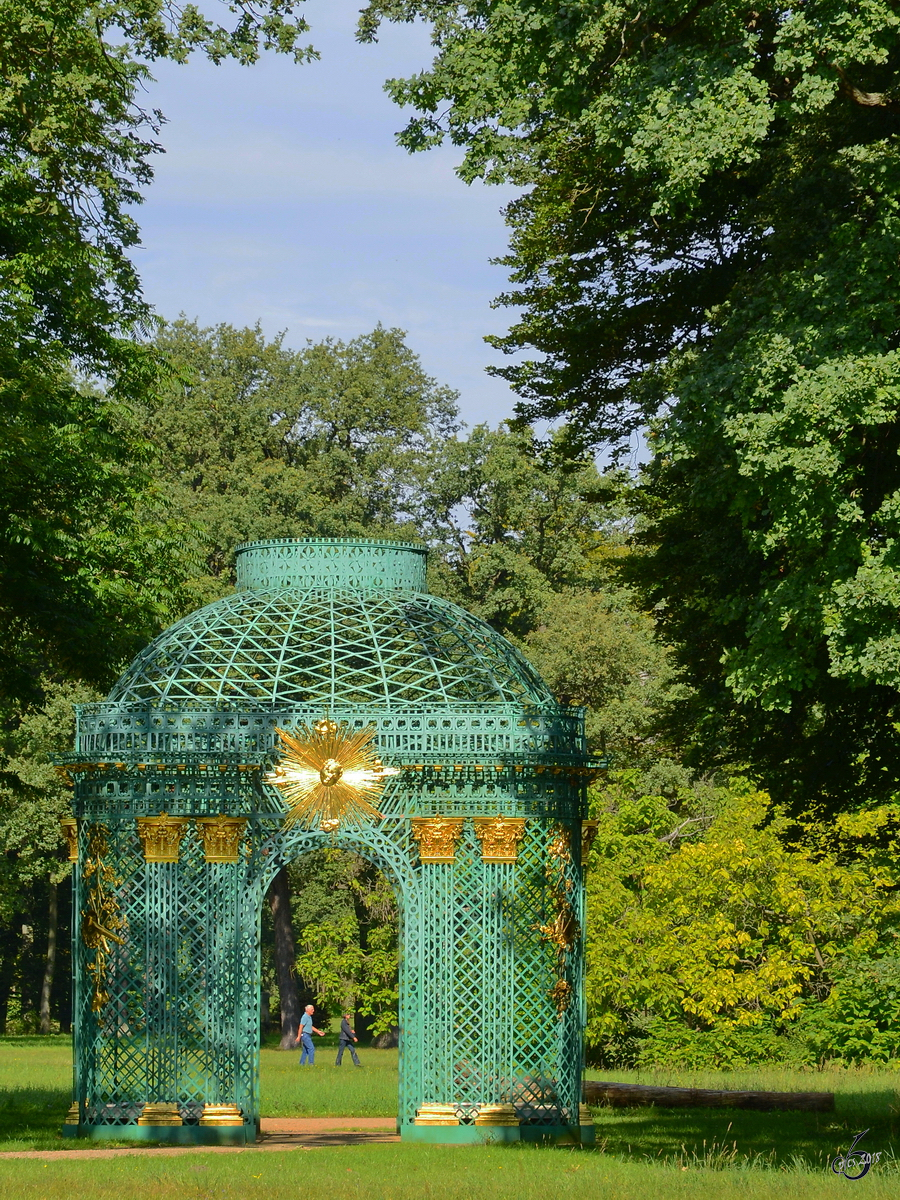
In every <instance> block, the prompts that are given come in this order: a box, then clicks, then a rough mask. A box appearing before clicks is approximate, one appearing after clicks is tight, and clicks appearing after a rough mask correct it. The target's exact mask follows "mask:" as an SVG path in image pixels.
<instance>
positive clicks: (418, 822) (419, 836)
mask: <svg viewBox="0 0 900 1200" xmlns="http://www.w3.org/2000/svg"><path fill="white" fill-rule="evenodd" d="M410 823H411V825H412V835H413V837H414V838H415V839H416V841H417V842H418V843H419V858H420V859H421V861H422V862H423V863H451V862H455V861H456V843H457V842H458V841H459V839H460V838H461V837H462V830H463V823H464V821H463V818H462V817H413V818H412V820H411V822H410Z"/></svg>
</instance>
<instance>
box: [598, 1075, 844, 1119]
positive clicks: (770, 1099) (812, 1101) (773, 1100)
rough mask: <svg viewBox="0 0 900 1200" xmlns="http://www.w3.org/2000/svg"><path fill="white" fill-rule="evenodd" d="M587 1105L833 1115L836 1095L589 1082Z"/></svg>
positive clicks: (829, 1093) (832, 1093) (827, 1093)
mask: <svg viewBox="0 0 900 1200" xmlns="http://www.w3.org/2000/svg"><path fill="white" fill-rule="evenodd" d="M582 1099H583V1100H584V1102H585V1104H593V1105H595V1106H596V1105H603V1104H608V1105H611V1106H612V1107H614V1108H636V1107H639V1106H642V1105H651V1104H652V1105H655V1106H656V1107H657V1108H746V1109H753V1110H755V1111H756V1112H794V1111H796V1112H834V1092H719V1091H713V1090H712V1089H710V1088H682V1087H651V1086H649V1085H647V1084H643V1083H603V1082H601V1081H599V1080H594V1079H586V1080H585V1081H584V1084H583V1091H582Z"/></svg>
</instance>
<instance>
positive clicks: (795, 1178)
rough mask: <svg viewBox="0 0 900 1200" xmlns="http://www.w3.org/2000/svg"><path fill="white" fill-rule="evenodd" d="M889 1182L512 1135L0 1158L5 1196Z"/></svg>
mask: <svg viewBox="0 0 900 1200" xmlns="http://www.w3.org/2000/svg"><path fill="white" fill-rule="evenodd" d="M876 1170H878V1172H879V1173H878V1174H876V1173H875V1172H876ZM898 1185H900V1177H898V1175H897V1174H896V1173H888V1172H886V1171H883V1170H880V1168H876V1169H873V1171H872V1172H871V1173H870V1174H869V1175H868V1176H867V1177H866V1178H865V1179H863V1180H861V1181H860V1182H858V1183H855V1184H854V1183H849V1182H848V1181H847V1180H845V1179H840V1178H837V1177H835V1176H832V1175H827V1174H825V1173H823V1172H821V1171H808V1170H805V1169H801V1170H798V1169H793V1168H791V1169H787V1170H759V1171H757V1170H736V1169H735V1170H726V1171H721V1170H710V1169H705V1168H695V1167H691V1166H688V1167H684V1166H678V1165H669V1166H662V1165H654V1164H648V1163H639V1162H628V1161H622V1160H621V1159H616V1158H614V1157H611V1156H610V1155H609V1154H598V1153H590V1152H587V1151H582V1150H562V1149H535V1148H532V1147H516V1146H510V1147H468V1146H422V1145H409V1144H407V1145H402V1144H394V1145H382V1146H347V1147H341V1148H337V1149H327V1150H306V1151H304V1150H296V1151H289V1152H280V1151H273V1152H255V1151H252V1150H250V1151H244V1152H243V1153H240V1154H229V1155H225V1154H222V1155H214V1154H204V1153H203V1152H201V1151H198V1152H196V1153H192V1154H190V1155H183V1156H181V1157H178V1158H149V1157H144V1158H131V1159H119V1160H112V1161H111V1160H109V1159H100V1160H87V1161H85V1160H74V1159H68V1160H66V1159H63V1160H62V1161H58V1160H57V1161H54V1162H53V1163H52V1164H50V1165H49V1166H45V1165H44V1164H43V1163H42V1162H40V1161H39V1160H26V1161H22V1160H16V1161H9V1160H7V1161H6V1162H3V1161H0V1195H3V1196H4V1197H5V1198H7V1197H8V1198H9V1200H71V1198H73V1197H77V1198H79V1200H80V1198H81V1197H90V1198H91V1200H146V1197H147V1196H148V1195H152V1196H153V1197H154V1200H185V1198H188V1200H288V1198H291V1200H295V1198H299V1197H302V1198H303V1200H350V1198H353V1200H356V1198H365V1200H420V1198H421V1197H435V1200H438V1198H439V1200H547V1198H548V1197H553V1200H556V1198H557V1197H560V1198H563V1200H567V1198H570V1197H571V1198H572V1200H581V1198H582V1197H584V1200H587V1198H588V1197H590V1200H598V1198H603V1197H609V1196H614V1197H615V1200H682V1198H683V1200H688V1198H691V1200H732V1198H734V1200H776V1198H777V1200H831V1198H832V1197H834V1198H835V1200H837V1198H838V1197H843V1198H844V1200H847V1197H848V1196H855V1195H857V1194H860V1195H864V1196H865V1197H867V1200H896V1197H897V1194H898ZM848 1189H850V1190H849V1191H848ZM854 1189H859V1192H858V1193H857V1192H856V1191H854Z"/></svg>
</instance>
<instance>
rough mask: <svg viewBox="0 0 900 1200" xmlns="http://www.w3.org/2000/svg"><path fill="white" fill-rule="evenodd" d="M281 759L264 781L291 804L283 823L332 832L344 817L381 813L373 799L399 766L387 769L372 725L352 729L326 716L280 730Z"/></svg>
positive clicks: (347, 818) (378, 794) (353, 818)
mask: <svg viewBox="0 0 900 1200" xmlns="http://www.w3.org/2000/svg"><path fill="white" fill-rule="evenodd" d="M276 733H277V734H278V737H279V738H280V740H281V748H282V749H281V760H280V762H279V763H278V766H277V767H276V768H275V770H274V771H272V772H270V773H269V774H268V775H266V783H272V784H274V785H275V787H277V788H279V789H280V790H281V794H282V795H283V796H284V799H285V800H286V801H287V803H288V804H289V805H290V810H289V812H288V814H287V817H286V818H285V827H286V828H287V827H290V826H291V825H293V824H295V823H296V822H297V821H300V822H301V823H302V824H303V825H305V826H306V827H307V828H308V829H311V828H312V827H313V826H314V825H318V826H319V828H320V829H325V830H326V831H328V832H332V831H333V830H335V829H337V827H338V825H339V824H340V823H341V822H342V821H346V820H350V821H360V820H364V819H366V818H372V817H380V816H381V813H379V811H378V810H377V808H375V806H374V805H373V804H372V803H370V801H371V800H374V799H377V797H378V796H380V795H381V793H382V791H383V790H384V781H385V779H386V778H387V777H388V776H389V775H398V774H399V771H398V770H397V768H396V767H385V766H383V765H382V762H381V760H380V759H379V758H378V756H377V755H376V754H375V748H374V746H373V745H372V741H373V738H374V737H375V729H374V727H373V726H372V725H369V726H367V727H366V728H365V729H358V730H355V731H352V730H350V729H349V728H348V726H347V725H346V723H345V722H341V723H340V724H338V723H337V722H336V721H331V720H328V718H324V719H323V720H321V721H317V722H316V723H315V725H313V726H311V727H310V726H308V725H301V726H299V727H298V728H297V729H295V730H294V732H293V733H287V732H286V731H285V730H284V729H276Z"/></svg>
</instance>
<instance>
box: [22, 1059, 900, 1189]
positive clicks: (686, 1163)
mask: <svg viewBox="0 0 900 1200" xmlns="http://www.w3.org/2000/svg"><path fill="white" fill-rule="evenodd" d="M316 1047H317V1052H318V1053H317V1063H316V1066H315V1068H313V1069H304V1070H302V1071H301V1069H300V1067H299V1065H298V1054H296V1053H294V1052H288V1053H282V1052H279V1051H277V1050H275V1049H270V1048H267V1049H264V1050H263V1052H262V1081H261V1086H262V1095H263V1112H264V1114H265V1115H267V1116H319V1115H321V1116H339V1115H347V1116H353V1115H357V1116H362V1115H367V1116H376V1115H383V1116H392V1115H393V1114H394V1113H395V1112H396V1087H397V1073H396V1071H397V1056H396V1051H374V1050H363V1051H361V1052H360V1054H361V1058H362V1061H363V1063H364V1066H363V1067H362V1068H361V1069H359V1070H357V1069H356V1068H354V1067H353V1066H352V1064H351V1063H350V1062H349V1061H348V1059H347V1058H346V1056H345V1059H344V1065H343V1066H342V1067H341V1068H339V1069H338V1068H335V1066H334V1050H333V1047H331V1046H329V1045H328V1044H327V1043H326V1044H321V1043H319V1042H318V1040H317V1043H316ZM70 1055H71V1049H70V1045H69V1043H68V1039H63V1038H59V1037H56V1038H27V1039H26V1038H7V1039H0V1149H2V1150H13V1149H26V1148H32V1147H33V1148H35V1149H75V1148H77V1147H81V1146H83V1145H84V1143H80V1142H75V1141H74V1140H72V1141H70V1140H66V1141H63V1140H62V1139H61V1138H60V1137H59V1132H58V1131H59V1125H60V1123H61V1121H62V1117H63V1115H64V1114H65V1111H66V1109H67V1107H68V1105H69V1095H70V1083H69V1080H70V1073H71V1067H70ZM590 1075H591V1076H593V1077H596V1078H600V1077H603V1078H616V1079H621V1080H625V1081H628V1082H645V1083H651V1082H652V1083H657V1084H673V1085H678V1086H696V1087H720V1088H721V1087H732V1088H756V1089H765V1090H773V1091H834V1092H835V1093H836V1095H837V1111H836V1112H835V1113H822V1114H816V1113H754V1112H739V1111H734V1110H732V1111H730V1112H729V1111H728V1110H722V1109H672V1110H665V1109H637V1108H636V1109H608V1108H606V1109H599V1110H597V1111H596V1114H595V1115H596V1118H597V1139H598V1146H597V1149H596V1150H594V1151H587V1150H582V1149H562V1148H559V1149H557V1148H552V1149H538V1148H533V1147H517V1146H511V1147H441V1146H419V1145H381V1146H349V1147H345V1148H336V1149H316V1150H296V1151H266V1152H263V1153H258V1152H256V1151H254V1150H247V1151H243V1152H241V1153H239V1154H228V1155H225V1154H211V1153H205V1152H203V1151H201V1150H198V1151H196V1152H192V1153H190V1154H188V1155H182V1156H180V1157H177V1158H176V1157H158V1158H152V1157H142V1158H140V1159H137V1158H127V1159H119V1160H114V1161H110V1160H108V1159H102V1160H77V1159H69V1158H66V1159H62V1160H60V1159H55V1160H51V1161H49V1162H47V1163H44V1162H42V1161H41V1160H9V1159H7V1160H0V1196H2V1197H4V1198H5V1197H10V1198H13V1197H15V1198H18V1197H19V1196H21V1197H27V1198H31V1197H34V1198H36V1200H37V1198H41V1200H57V1198H62V1197H66V1200H68V1198H69V1197H81V1196H85V1197H88V1196H90V1197H98V1198H104V1197H109V1198H110V1200H139V1198H140V1200H145V1198H146V1196H147V1194H148V1191H152V1193H153V1194H154V1197H159V1198H166V1197H170V1196H171V1197H175V1196H178V1197H185V1196H187V1197H191V1198H192V1200H207V1198H210V1200H211V1198H212V1197H215V1198H216V1200H220V1198H225V1200H231V1198H232V1197H233V1198H234V1200H238V1198H241V1197H244V1196H246V1197H250V1198H252V1197H256V1196H260V1197H262V1196H267V1197H271V1198H273V1200H281V1198H282V1197H284V1198H287V1197H295V1196H298V1195H299V1194H301V1193H302V1194H303V1195H304V1197H305V1198H308V1197H312V1198H313V1200H318V1198H319V1197H321V1198H322V1200H326V1198H328V1200H331V1198H332V1197H334V1198H336V1200H340V1198H343V1197H351V1196H354V1197H358V1196H367V1197H370V1198H372V1200H406V1198H407V1197H409V1198H410V1200H412V1198H413V1197H419V1196H435V1197H437V1196H440V1197H445V1198H452V1200H456V1198H465V1200H468V1198H469V1197H472V1198H473V1200H474V1198H476V1197H477V1198H480V1197H484V1196H488V1197H498V1198H504V1197H507V1196H508V1197H514V1196H515V1197H516V1198H517V1200H520V1198H523V1197H525V1198H528V1197H534V1198H535V1200H538V1198H540V1200H545V1198H546V1197H547V1196H550V1195H552V1196H554V1197H556V1196H564V1197H566V1196H571V1197H581V1196H585V1197H586V1196H592V1197H597V1196H601V1195H608V1194H614V1195H615V1197H616V1200H632V1198H634V1200H651V1198H652V1200H656V1198H657V1197H663V1198H668V1197H674V1198H678V1197H682V1196H684V1197H687V1196H697V1197H723V1198H725V1200H729V1198H730V1197H736V1198H737V1197H747V1198H749V1200H755V1198H757V1197H758V1198H760V1200H762V1198H764V1197H766V1198H767V1197H775V1196H778V1197H797V1198H798V1200H799V1198H803V1200H806V1197H809V1198H810V1200H813V1198H818V1197H831V1196H846V1195H848V1193H847V1189H848V1188H850V1189H851V1190H852V1189H858V1193H859V1194H863V1193H864V1194H865V1195H866V1196H869V1197H872V1198H873V1200H874V1198H876V1197H877V1198H879V1200H881V1198H882V1197H884V1198H887V1197H890V1198H891V1200H896V1197H897V1196H898V1195H900V1161H898V1160H900V1128H898V1127H900V1072H897V1071H879V1070H869V1071H867V1070H856V1071H848V1070H830V1071H824V1072H816V1071H810V1072H799V1071H794V1070H790V1069H787V1068H785V1069H767V1070H760V1071H745V1072H740V1073H737V1072H735V1073H731V1074H726V1073H714V1072H713V1073H710V1072H705V1073H700V1072H642V1073H637V1072H612V1073H611V1072H602V1073H598V1072H594V1071H592V1072H590ZM862 1129H868V1130H869V1133H868V1134H867V1135H866V1137H865V1139H864V1140H863V1142H862V1143H861V1145H860V1149H863V1148H865V1149H868V1150H869V1151H870V1152H871V1153H873V1154H874V1153H875V1152H876V1151H881V1162H880V1163H878V1164H877V1165H876V1166H873V1167H872V1169H871V1171H870V1172H869V1174H868V1175H867V1176H866V1178H865V1179H863V1180H860V1181H859V1182H856V1183H851V1182H849V1181H848V1180H846V1179H843V1178H840V1177H837V1176H835V1175H833V1174H832V1173H831V1171H830V1169H829V1163H830V1161H831V1159H832V1158H833V1156H834V1155H835V1154H836V1153H837V1152H838V1151H839V1150H841V1149H846V1148H847V1146H848V1145H849V1142H850V1141H851V1140H852V1137H853V1135H854V1134H855V1133H857V1132H859V1131H860V1130H862ZM853 1194H854V1195H856V1194H857V1192H853Z"/></svg>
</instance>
